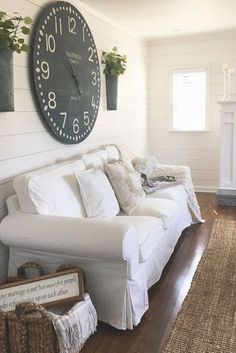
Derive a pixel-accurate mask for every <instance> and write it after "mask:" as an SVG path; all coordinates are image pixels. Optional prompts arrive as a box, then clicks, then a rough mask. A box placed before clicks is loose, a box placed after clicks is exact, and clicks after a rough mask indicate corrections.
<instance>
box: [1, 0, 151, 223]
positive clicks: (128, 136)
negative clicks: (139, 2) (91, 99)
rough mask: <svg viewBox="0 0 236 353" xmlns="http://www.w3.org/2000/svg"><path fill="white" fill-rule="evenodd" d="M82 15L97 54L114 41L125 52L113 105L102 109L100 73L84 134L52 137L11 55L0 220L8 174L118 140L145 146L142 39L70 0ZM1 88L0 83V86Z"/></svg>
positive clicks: (22, 3)
mask: <svg viewBox="0 0 236 353" xmlns="http://www.w3.org/2000/svg"><path fill="white" fill-rule="evenodd" d="M70 2H71V3H72V4H74V5H75V6H77V8H78V9H79V10H80V11H81V13H82V14H83V16H84V17H85V19H86V20H87V22H88V24H89V26H90V28H91V30H92V33H93V36H94V39H95V42H96V45H97V49H98V53H99V57H101V53H102V50H105V51H108V50H111V49H112V48H113V46H115V45H116V46H117V47H118V49H119V51H120V52H121V53H122V54H126V55H127V56H128V69H127V71H126V73H125V75H124V76H121V77H120V78H119V93H118V110H117V111H107V110H106V102H105V89H104V75H103V74H102V71H101V75H102V93H101V94H102V97H101V105H100V110H99V114H98V118H97V122H96V124H95V127H94V129H93V131H92V133H91V134H90V135H89V137H88V138H87V139H86V140H85V141H84V142H82V143H81V144H77V145H71V146H68V145H63V144H61V143H59V142H57V141H56V140H55V139H53V138H52V137H51V136H50V135H49V133H48V132H46V130H45V128H44V126H43V125H42V123H41V120H40V118H39V113H38V112H37V111H36V108H35V105H34V102H33V100H32V90H31V86H30V82H29V67H28V61H27V55H26V54H20V55H19V54H14V87H15V90H14V93H15V111H14V112H8V113H4V112H0V219H1V218H2V217H3V215H4V214H5V213H6V207H5V199H6V197H7V196H8V195H10V194H12V193H13V188H12V179H13V177H14V176H16V175H18V174H20V173H22V172H24V171H26V170H32V169H35V168H37V167H40V166H43V165H46V164H51V163H53V162H55V161H59V160H63V159H66V158H68V157H71V156H74V155H76V154H82V153H83V152H84V151H87V150H91V149H93V148H95V147H97V146H99V145H102V144H105V143H122V144H125V145H127V146H129V147H130V148H131V149H132V150H135V151H137V152H140V153H142V152H143V151H144V150H146V132H147V119H146V67H145V47H144V46H143V43H142V42H141V41H140V40H139V39H137V38H135V37H134V36H131V35H129V34H128V33H125V32H123V30H122V29H119V28H118V27H116V26H115V25H114V24H112V23H111V21H109V20H106V19H104V18H103V17H102V16H100V15H99V14H97V13H95V12H94V11H93V10H92V9H89V8H88V7H86V6H85V5H84V4H83V3H81V2H80V1H78V0H70ZM46 4H48V1H45V0H11V1H9V0H1V10H4V11H6V12H7V13H8V14H9V15H12V14H13V12H14V11H17V12H19V13H20V14H21V15H22V16H31V17H32V18H33V19H34V18H36V16H37V15H38V13H39V12H40V11H41V10H42V8H43V7H44V6H45V5H46ZM1 89H2V88H1Z"/></svg>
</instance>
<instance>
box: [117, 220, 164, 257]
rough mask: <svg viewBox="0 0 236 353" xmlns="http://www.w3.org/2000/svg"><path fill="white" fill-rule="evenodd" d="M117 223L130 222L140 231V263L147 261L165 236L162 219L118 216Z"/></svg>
mask: <svg viewBox="0 0 236 353" xmlns="http://www.w3.org/2000/svg"><path fill="white" fill-rule="evenodd" d="M115 220H116V221H121V222H123V221H126V222H127V221H129V222H130V223H132V224H134V225H135V226H136V227H137V229H138V234H139V239H138V241H139V262H144V261H146V260H147V259H148V258H149V257H150V256H151V254H152V253H153V251H154V250H155V248H156V246H157V245H158V243H159V241H160V240H161V239H162V237H163V236H164V228H163V222H162V220H161V219H160V218H154V217H145V216H142V217H141V216H127V215H123V216H116V218H115Z"/></svg>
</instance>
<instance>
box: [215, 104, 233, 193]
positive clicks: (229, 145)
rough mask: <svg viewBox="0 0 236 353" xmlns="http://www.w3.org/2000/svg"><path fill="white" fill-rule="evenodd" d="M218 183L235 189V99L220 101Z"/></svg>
mask: <svg viewBox="0 0 236 353" xmlns="http://www.w3.org/2000/svg"><path fill="white" fill-rule="evenodd" d="M218 103H219V104H220V105H221V132H220V185H219V189H226V190H236V100H235V101H221V102H218Z"/></svg>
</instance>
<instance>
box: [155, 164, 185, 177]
mask: <svg viewBox="0 0 236 353" xmlns="http://www.w3.org/2000/svg"><path fill="white" fill-rule="evenodd" d="M153 174H154V175H155V176H163V175H164V176H166V175H174V176H175V177H187V178H191V171H190V168H189V167H188V166H184V165H169V164H159V165H158V167H157V169H156V170H154V172H153Z"/></svg>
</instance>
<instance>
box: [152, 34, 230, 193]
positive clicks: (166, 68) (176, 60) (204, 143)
mask: <svg viewBox="0 0 236 353" xmlns="http://www.w3.org/2000/svg"><path fill="white" fill-rule="evenodd" d="M147 47H148V57H149V63H148V91H147V97H148V103H147V104H148V121H149V127H148V135H149V145H148V152H149V153H151V154H153V155H155V156H156V157H157V158H158V160H159V161H160V162H162V163H170V164H187V165H189V166H190V167H191V169H192V176H193V182H194V185H195V189H196V190H203V191H213V192H214V191H215V190H216V189H217V187H218V186H219V135H220V106H219V105H218V104H217V103H216V102H217V101H219V100H220V99H221V98H222V93H223V73H222V65H223V64H225V63H227V64H229V65H230V66H231V67H234V68H235V69H236V32H235V31H230V32H221V33H216V34H211V35H200V36H190V37H185V38H184V37H182V38H178V37H176V38H175V39H162V40H151V41H149V42H148V43H147ZM183 68H206V69H207V70H208V72H209V101H208V111H207V119H208V125H209V130H210V131H209V132H202V133H201V132H198V133H196V132H194V133H187V132H185V133H180V132H169V128H170V117H171V74H172V72H173V70H174V69H183ZM232 93H233V94H236V75H234V77H233V87H232Z"/></svg>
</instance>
